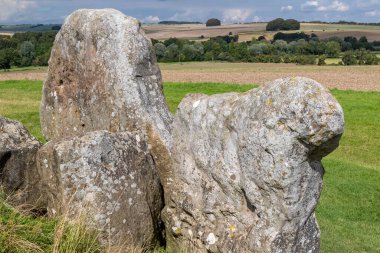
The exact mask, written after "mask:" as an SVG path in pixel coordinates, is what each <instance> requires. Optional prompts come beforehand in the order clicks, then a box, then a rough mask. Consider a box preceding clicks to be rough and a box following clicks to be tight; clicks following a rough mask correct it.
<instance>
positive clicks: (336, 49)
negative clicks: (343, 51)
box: [325, 41, 340, 57]
mask: <svg viewBox="0 0 380 253" xmlns="http://www.w3.org/2000/svg"><path fill="white" fill-rule="evenodd" d="M325 53H326V54H327V56H329V57H338V56H339V53H340V44H339V43H338V42H336V41H329V42H327V43H326V49H325Z"/></svg>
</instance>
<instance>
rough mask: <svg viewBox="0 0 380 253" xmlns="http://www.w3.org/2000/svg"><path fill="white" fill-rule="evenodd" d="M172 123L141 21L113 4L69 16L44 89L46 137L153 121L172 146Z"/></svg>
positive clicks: (115, 129)
mask: <svg viewBox="0 0 380 253" xmlns="http://www.w3.org/2000/svg"><path fill="white" fill-rule="evenodd" d="M171 122H172V116H171V114H170V112H169V110H168V108H167V105H166V103H165V98H164V96H163V93H162V79H161V72H160V69H159V67H158V65H157V63H156V56H155V53H154V50H153V46H152V44H151V41H150V39H148V38H147V37H146V36H145V34H144V32H143V30H142V29H141V24H140V22H139V21H138V20H136V19H134V18H132V17H127V16H125V15H124V14H122V13H121V12H119V11H117V10H113V9H103V10H78V11H75V12H74V13H73V14H71V15H70V16H68V17H67V19H66V21H65V23H64V25H63V26H62V29H61V30H60V32H59V33H58V35H57V37H56V39H55V42H54V46H53V49H52V53H51V58H50V61H49V71H48V77H47V80H46V81H45V83H44V88H43V99H42V102H41V125H42V130H43V133H44V135H45V137H46V139H48V140H52V139H56V138H62V137H68V136H79V135H80V134H83V133H86V132H90V131H95V130H108V131H111V132H118V131H134V130H138V129H142V128H146V127H147V125H151V127H152V128H154V130H155V131H156V132H157V133H158V134H159V136H160V138H161V139H162V140H163V141H164V142H165V143H166V144H167V145H169V143H170V127H171Z"/></svg>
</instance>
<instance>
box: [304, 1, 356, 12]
mask: <svg viewBox="0 0 380 253" xmlns="http://www.w3.org/2000/svg"><path fill="white" fill-rule="evenodd" d="M301 9H302V10H303V11H337V12H345V11H348V10H349V9H350V6H349V5H348V4H346V3H344V2H341V1H339V0H334V1H332V2H331V3H328V4H325V3H322V2H321V1H317V0H311V1H306V2H305V3H304V4H302V5H301Z"/></svg>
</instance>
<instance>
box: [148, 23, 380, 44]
mask: <svg viewBox="0 0 380 253" xmlns="http://www.w3.org/2000/svg"><path fill="white" fill-rule="evenodd" d="M143 28H144V30H145V32H146V34H147V35H148V36H149V37H150V38H154V39H158V40H165V39H168V38H174V37H176V38H186V39H193V40H198V39H200V37H201V36H202V35H203V36H204V37H205V38H210V37H215V36H224V35H228V34H229V33H230V32H231V33H232V34H233V35H236V34H238V35H239V41H249V40H251V39H252V37H255V38H258V37H259V36H261V35H263V36H265V38H266V39H272V38H273V35H274V34H275V33H277V32H267V31H265V28H266V23H253V24H232V25H222V26H217V27H206V25H204V24H190V25H162V24H155V25H144V26H143ZM301 31H303V32H305V33H307V34H311V33H315V34H317V35H318V36H319V37H320V38H322V39H324V38H328V37H333V36H337V37H341V38H343V37H346V36H356V37H358V38H359V37H361V36H366V37H367V38H368V40H369V41H375V40H379V41H380V26H371V25H348V24H347V25H346V24H318V23H301V29H300V30H299V31H288V32H301Z"/></svg>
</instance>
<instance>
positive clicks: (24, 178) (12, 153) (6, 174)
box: [0, 117, 41, 208]
mask: <svg viewBox="0 0 380 253" xmlns="http://www.w3.org/2000/svg"><path fill="white" fill-rule="evenodd" d="M40 145H41V144H40V142H39V141H37V140H36V139H35V138H34V137H33V136H31V135H30V134H29V132H28V130H26V128H25V127H24V126H23V125H22V124H21V123H19V122H17V121H13V120H9V119H6V118H3V117H0V186H1V187H2V188H3V190H4V192H5V194H7V195H10V196H11V198H10V199H8V200H10V201H11V202H15V203H14V204H16V205H23V204H28V205H31V204H33V206H29V207H31V208H32V207H35V205H37V200H38V198H39V194H38V193H37V192H35V189H34V188H33V186H34V185H35V184H36V183H37V181H38V177H37V175H36V160H35V159H36V153H37V151H38V148H39V147H40Z"/></svg>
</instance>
